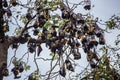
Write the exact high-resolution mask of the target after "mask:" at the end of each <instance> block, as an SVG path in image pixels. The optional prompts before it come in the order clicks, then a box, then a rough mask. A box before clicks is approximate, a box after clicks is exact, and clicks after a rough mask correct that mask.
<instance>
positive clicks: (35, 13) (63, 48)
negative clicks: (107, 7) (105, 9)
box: [0, 0, 120, 80]
mask: <svg viewBox="0 0 120 80" xmlns="http://www.w3.org/2000/svg"><path fill="white" fill-rule="evenodd" d="M78 5H83V8H84V9H85V10H90V9H91V8H92V7H91V2H90V0H84V1H81V2H80V3H78V4H73V6H72V7H70V3H69V2H68V0H65V1H64V0H51V1H48V0H43V1H42V0H35V1H32V0H28V2H27V4H23V3H22V2H20V1H19V0H18V1H17V0H10V1H7V0H0V55H1V56H0V80H3V77H5V76H8V75H9V71H8V69H7V65H8V64H7V55H8V49H9V47H12V48H13V49H15V50H17V49H18V48H19V45H21V44H27V47H28V52H27V53H25V54H28V53H33V54H35V56H36V55H37V56H38V57H39V56H40V53H41V51H42V50H43V49H42V47H41V45H42V44H45V45H46V47H47V48H48V49H49V50H50V52H51V56H52V58H51V59H50V60H49V61H50V64H51V66H50V67H51V68H50V71H48V72H47V73H46V75H41V74H40V73H39V71H40V70H39V66H38V65H37V62H36V58H35V56H34V57H33V58H34V59H35V64H36V67H37V70H36V71H35V72H33V73H31V74H30V75H29V76H28V77H27V79H28V80H39V78H40V77H41V78H42V77H46V80H50V79H51V78H54V76H58V75H60V77H65V76H67V75H68V74H67V73H66V71H67V70H68V71H71V72H75V66H78V64H75V61H76V60H79V59H80V58H81V53H80V51H79V49H80V48H82V49H83V51H84V53H86V55H87V61H88V62H89V65H90V67H89V66H87V67H86V69H87V68H90V70H91V71H88V70H85V71H86V72H85V71H84V73H85V75H84V77H82V79H83V80H84V79H85V80H89V79H90V78H92V79H93V80H99V79H105V80H106V79H109V80H116V79H117V80H119V79H120V78H119V73H118V72H117V70H118V69H117V68H116V67H114V66H113V65H111V62H110V57H111V56H110V54H111V52H109V51H111V50H112V53H113V52H115V53H116V54H115V55H116V56H117V59H116V60H115V62H114V63H115V65H116V66H117V67H118V66H119V65H117V64H116V63H119V62H118V60H119V56H120V55H119V54H118V53H117V51H119V49H120V48H119V46H118V45H119V42H120V40H119V35H118V39H117V40H116V46H118V48H116V47H115V48H113V47H110V46H107V44H106V41H105V38H104V33H105V32H107V29H110V30H111V29H119V24H120V17H119V16H116V15H115V16H112V17H111V19H110V20H109V21H106V22H105V25H106V26H107V27H106V29H102V28H101V27H99V25H98V24H97V23H99V21H98V19H99V18H96V19H93V18H92V15H91V14H87V15H83V14H81V13H78V14H77V13H75V12H74V9H75V8H76V7H77V6H78ZM13 7H18V8H20V7H21V8H20V10H19V11H15V12H13V11H12V8H13ZM22 9H27V13H25V15H21V12H22V11H21V10H22ZM56 11H58V12H59V14H57V13H56V14H54V12H56ZM14 14H15V15H14ZM10 17H14V19H15V22H12V21H11V20H10ZM18 20H20V21H21V22H20V23H22V24H23V25H22V26H21V25H19V23H18ZM14 23H15V24H16V31H15V35H12V36H10V35H7V32H9V28H10V25H11V24H12V25H14ZM31 32H33V34H31ZM97 48H99V49H100V51H102V52H103V54H102V56H99V55H98V54H97V53H98V52H97ZM23 57H24V55H23ZM13 58H14V59H11V60H12V63H13V64H14V67H13V69H12V70H11V71H12V72H13V74H14V78H15V79H19V78H20V77H21V76H19V73H23V71H24V70H28V69H29V68H30V66H29V65H27V63H26V62H24V61H22V58H21V59H17V58H16V57H15V56H14V57H13ZM42 59H43V60H45V59H44V58H42ZM54 61H56V62H55V64H54V65H53V62H54ZM55 67H58V69H59V70H58V71H57V72H53V70H54V68H55ZM84 73H79V74H77V75H76V77H75V78H69V80H74V79H78V78H79V77H80V76H81V75H82V74H84ZM68 76H69V75H68Z"/></svg>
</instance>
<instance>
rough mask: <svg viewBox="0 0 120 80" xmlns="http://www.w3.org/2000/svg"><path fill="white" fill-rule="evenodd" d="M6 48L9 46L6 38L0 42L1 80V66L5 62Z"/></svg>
mask: <svg viewBox="0 0 120 80" xmlns="http://www.w3.org/2000/svg"><path fill="white" fill-rule="evenodd" d="M8 48H9V43H8V40H7V39H5V40H4V42H3V43H0V80H3V75H2V66H3V64H4V63H5V64H7V54H8ZM6 67H7V65H6Z"/></svg>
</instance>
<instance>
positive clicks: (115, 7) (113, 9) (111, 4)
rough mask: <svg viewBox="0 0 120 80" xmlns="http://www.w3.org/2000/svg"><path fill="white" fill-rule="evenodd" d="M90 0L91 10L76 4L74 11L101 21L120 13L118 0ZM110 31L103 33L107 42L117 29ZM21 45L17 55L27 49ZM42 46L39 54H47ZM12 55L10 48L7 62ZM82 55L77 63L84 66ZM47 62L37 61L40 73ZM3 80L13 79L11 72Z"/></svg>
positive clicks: (76, 1)
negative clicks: (87, 14)
mask: <svg viewBox="0 0 120 80" xmlns="http://www.w3.org/2000/svg"><path fill="white" fill-rule="evenodd" d="M24 1H27V0H24ZM70 1H71V3H78V2H79V1H80V0H70ZM91 1H92V5H94V7H93V8H92V10H90V11H85V10H83V9H82V6H78V7H77V8H76V9H75V10H74V11H75V12H76V13H86V12H90V13H91V14H92V15H94V16H95V17H99V19H102V20H103V21H106V20H108V19H109V18H110V17H111V16H112V15H114V14H116V15H120V4H119V3H120V0H91ZM101 27H104V26H101ZM11 30H12V29H11ZM12 31H13V30H12ZM111 32H112V33H107V34H106V35H105V37H106V39H107V43H108V44H111V43H113V41H114V40H115V39H116V37H115V36H116V35H117V34H118V30H113V31H111ZM10 34H11V33H10ZM23 46H24V45H21V46H20V49H18V50H17V54H16V56H17V57H21V56H22V55H23V54H24V53H25V52H26V51H27V48H26V47H23ZM42 48H43V51H42V53H41V56H43V57H46V56H49V50H48V49H47V48H45V45H44V44H43V46H42ZM13 55H14V53H13V50H12V49H11V48H10V49H9V54H8V62H10V59H11V57H12V56H13ZM33 55H34V54H30V59H29V64H31V63H32V64H33V59H32V58H33ZM83 55H84V54H83ZM83 55H82V59H81V60H79V61H78V63H80V64H81V65H82V66H86V65H87V63H85V62H86V61H85V58H84V56H83ZM26 58H27V56H25V58H24V60H26ZM46 58H47V57H46ZM48 64H49V62H43V61H40V62H39V67H40V70H41V73H44V72H45V70H46V69H49V65H48ZM12 67H13V65H11V66H10V67H9V69H11V68H12ZM31 69H32V70H30V71H27V72H24V73H23V74H21V75H22V76H23V77H25V76H28V75H29V74H30V73H31V72H32V71H34V70H36V67H35V66H32V67H31ZM81 70H82V68H81V69H78V71H81ZM26 73H29V74H28V75H26ZM4 80H13V74H12V73H11V72H10V76H9V77H6V78H4ZM18 80H21V79H18Z"/></svg>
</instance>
